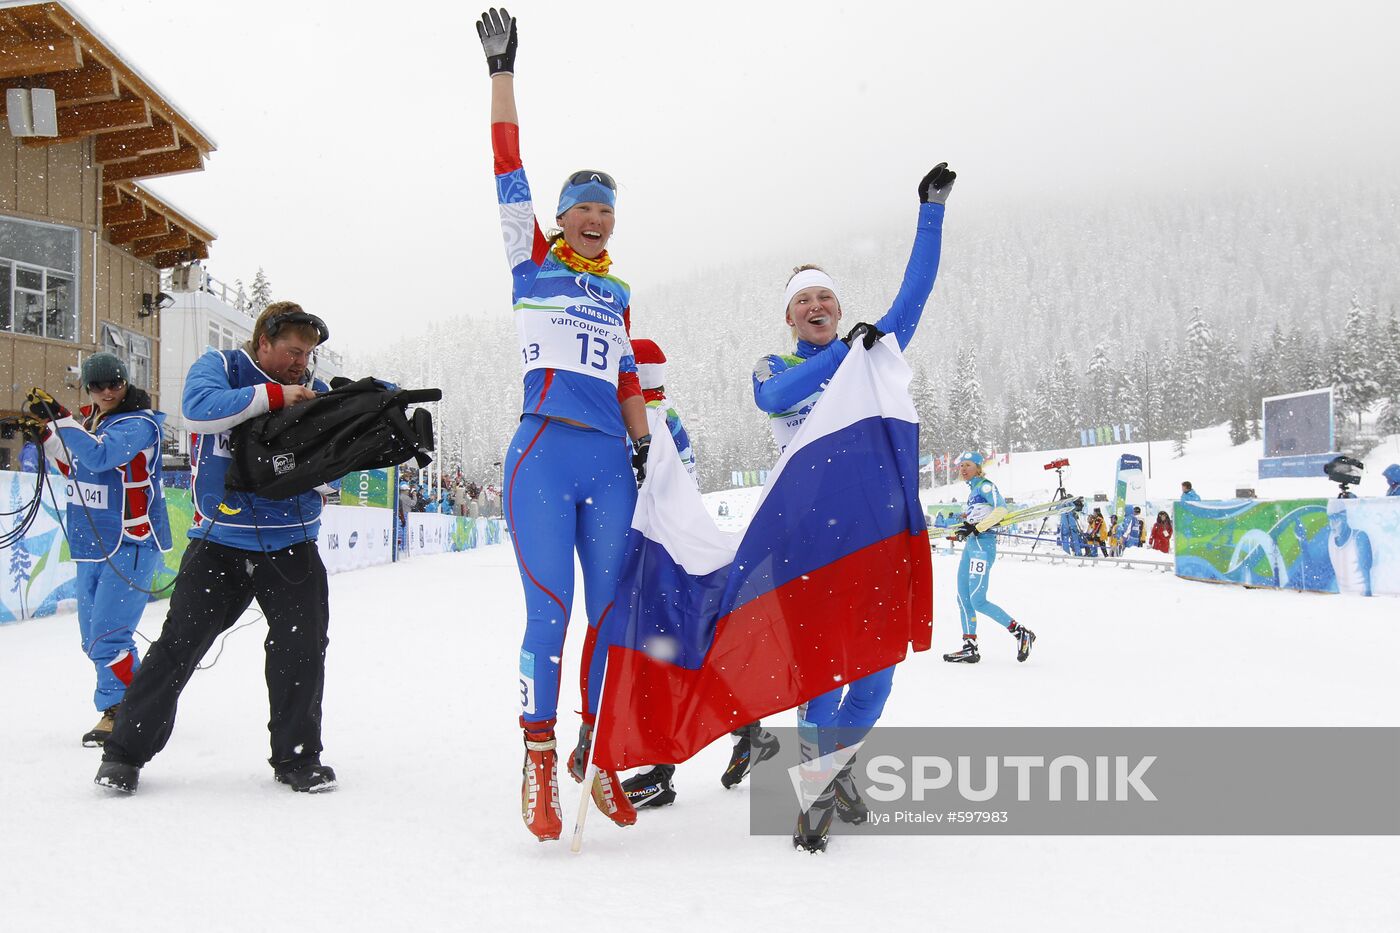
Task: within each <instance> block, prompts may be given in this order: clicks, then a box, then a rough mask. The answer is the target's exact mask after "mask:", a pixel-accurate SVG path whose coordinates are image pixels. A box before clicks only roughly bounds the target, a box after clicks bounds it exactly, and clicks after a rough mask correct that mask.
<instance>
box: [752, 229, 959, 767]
mask: <svg viewBox="0 0 1400 933" xmlns="http://www.w3.org/2000/svg"><path fill="white" fill-rule="evenodd" d="M943 214H944V207H943V205H942V204H921V205H919V219H918V226H917V229H916V231H915V234H914V246H913V249H912V250H911V252H910V256H909V262H908V265H907V266H906V267H905V270H904V281H903V282H902V283H901V284H900V287H899V293H898V294H897V295H895V299H894V302H893V303H892V304H891V305H890V308H889V310H888V311H886V312H885V313H884V315H883V316H881V317H880V319H879V320H878V321H876V323H875V326H876V327H878V328H879V329H880V330H882V331H884V332H885V333H892V334H894V335H895V337H896V339H897V340H898V341H899V346H900V349H901V350H902V349H905V348H907V347H908V346H909V341H910V340H912V339H913V337H914V331H915V329H916V328H917V327H918V324H919V319H920V317H921V316H922V315H923V311H924V304H925V303H926V302H927V301H928V296H929V293H930V292H931V291H932V290H933V283H934V280H935V279H936V278H937V276H938V260H939V256H940V254H941V252H942V245H943ZM852 324H854V321H852ZM848 352H850V348H849V347H847V346H846V344H844V343H842V342H841V341H839V340H833V341H832V342H831V343H828V344H826V345H825V346H817V345H816V344H813V343H809V342H807V341H805V340H799V341H798V342H797V352H796V353H795V354H787V353H773V354H769V355H767V356H764V357H762V358H761V359H759V361H758V364H757V365H756V366H755V367H754V372H753V397H754V404H756V405H757V406H758V407H759V409H760V410H761V411H763V412H764V413H765V414H767V415H768V419H769V421H768V423H769V427H771V428H772V429H773V436H774V438H775V439H776V440H777V442H778V446H779V448H786V447H787V445H788V444H789V443H790V442H791V441H792V438H793V437H794V436H795V435H796V434H797V431H798V429H799V428H800V427H801V426H802V423H803V422H804V421H806V420H807V415H808V414H810V413H811V411H812V408H813V406H815V405H816V404H817V402H818V401H819V400H820V398H821V393H822V392H823V390H825V388H826V384H827V383H828V382H829V381H830V380H831V377H832V376H834V375H835V374H836V370H837V368H838V367H839V366H840V365H841V362H842V360H844V359H845V358H846V354H847V353H848ZM893 683H894V666H891V667H888V668H886V669H884V670H883V671H877V672H875V673H874V674H870V675H868V676H866V677H862V678H860V679H859V680H855V681H852V682H851V683H850V684H848V685H846V686H844V687H837V688H836V689H835V690H831V691H828V692H827V693H824V694H822V695H821V696H819V697H814V698H813V699H811V700H809V701H808V702H807V703H805V704H804V705H803V706H802V707H801V708H800V709H799V710H798V713H797V720H798V722H797V725H798V729H799V730H800V731H802V732H804V733H806V734H807V735H809V736H811V735H813V733H814V730H815V735H816V736H819V739H818V740H817V741H818V742H819V745H820V748H821V751H822V754H829V753H830V752H831V751H832V749H833V747H834V745H835V744H840V745H843V746H849V745H854V744H855V743H856V742H858V741H860V740H861V739H862V738H864V736H865V734H866V733H867V732H869V731H870V729H871V728H872V727H873V726H874V725H875V723H876V722H878V721H879V719H880V714H881V713H883V712H884V709H885V702H886V701H887V700H888V699H889V695H890V690H891V688H892V686H893ZM807 744H810V742H809V741H808V740H804V745H807Z"/></svg>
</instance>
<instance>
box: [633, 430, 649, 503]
mask: <svg viewBox="0 0 1400 933" xmlns="http://www.w3.org/2000/svg"><path fill="white" fill-rule="evenodd" d="M650 450H651V435H650V434H647V435H645V436H643V437H639V438H637V439H636V440H635V441H633V442H632V451H633V453H632V469H634V470H636V471H637V488H638V489H641V488H642V481H643V480H644V479H646V478H647V452H648V451H650Z"/></svg>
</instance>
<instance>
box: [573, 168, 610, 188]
mask: <svg viewBox="0 0 1400 933" xmlns="http://www.w3.org/2000/svg"><path fill="white" fill-rule="evenodd" d="M590 182H597V183H598V184H600V185H602V186H603V187H604V188H607V189H608V190H609V191H616V190H617V182H615V181H613V177H612V176H611V175H609V174H608V173H607V172H599V171H595V170H593V169H584V170H583V171H581V172H574V173H573V174H572V175H570V176H569V184H570V185H586V184H588V183H590Z"/></svg>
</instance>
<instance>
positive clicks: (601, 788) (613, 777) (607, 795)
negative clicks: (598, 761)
mask: <svg viewBox="0 0 1400 933" xmlns="http://www.w3.org/2000/svg"><path fill="white" fill-rule="evenodd" d="M592 795H593V803H594V804H596V805H597V807H598V809H599V810H601V811H603V815H604V816H606V817H607V818H608V819H610V820H612V821H613V822H614V823H616V824H617V825H618V826H631V825H632V824H633V823H635V822H637V808H636V807H634V806H632V801H631V800H628V799H627V792H626V791H625V790H623V789H622V782H621V781H619V780H618V779H617V772H616V771H604V770H603V769H602V768H599V769H598V776H597V777H595V778H594V779H593V790H592Z"/></svg>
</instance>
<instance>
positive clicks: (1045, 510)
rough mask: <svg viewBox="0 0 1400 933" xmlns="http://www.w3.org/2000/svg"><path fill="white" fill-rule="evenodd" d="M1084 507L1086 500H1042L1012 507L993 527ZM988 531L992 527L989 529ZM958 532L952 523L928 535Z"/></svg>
mask: <svg viewBox="0 0 1400 933" xmlns="http://www.w3.org/2000/svg"><path fill="white" fill-rule="evenodd" d="M1083 507H1084V500H1083V499H1079V498H1074V499H1056V500H1055V501H1053V502H1041V503H1038V504H1036V505H1027V506H1024V507H1022V508H1019V509H1012V510H1011V511H1009V512H1007V513H1006V514H1005V515H1004V516H1002V519H1001V521H999V522H997V523H996V524H995V525H993V526H992V528H1001V527H1004V526H1006V525H1015V524H1017V523H1019V522H1024V521H1030V520H1031V519H1035V518H1047V517H1051V516H1055V515H1063V514H1064V513H1066V512H1074V511H1077V510H1079V509H1082V508H1083ZM987 530H988V531H990V530H991V528H989V529H987ZM957 533H958V526H957V525H952V526H950V527H947V528H930V529H929V530H928V536H929V537H930V538H948V537H951V536H952V535H955V534H957Z"/></svg>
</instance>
